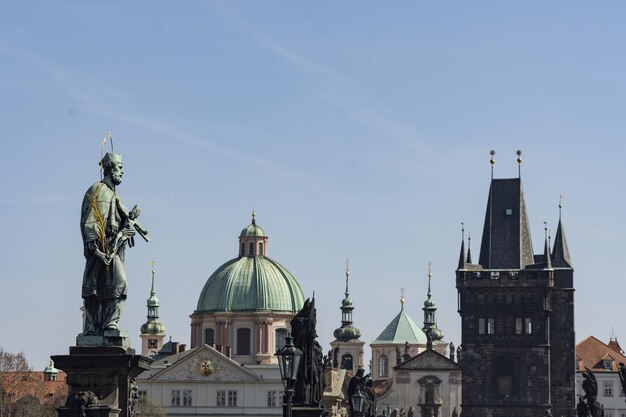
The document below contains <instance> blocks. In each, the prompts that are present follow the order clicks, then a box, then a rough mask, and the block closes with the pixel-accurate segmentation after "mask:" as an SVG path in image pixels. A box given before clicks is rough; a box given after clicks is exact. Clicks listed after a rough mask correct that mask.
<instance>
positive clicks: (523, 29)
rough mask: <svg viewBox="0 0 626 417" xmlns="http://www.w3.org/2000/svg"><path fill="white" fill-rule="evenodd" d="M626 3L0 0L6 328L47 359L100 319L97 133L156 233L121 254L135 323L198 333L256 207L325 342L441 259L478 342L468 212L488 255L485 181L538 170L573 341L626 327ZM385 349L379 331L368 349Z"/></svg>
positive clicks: (381, 324) (1, 321) (1, 256)
mask: <svg viewBox="0 0 626 417" xmlns="http://www.w3.org/2000/svg"><path fill="white" fill-rule="evenodd" d="M624 12H626V5H624V3H623V2H603V3H602V4H595V3H590V2H585V1H571V2H540V1H527V2H495V1H475V2H456V3H452V2H409V1H398V2H393V3H388V2H384V3H383V2H374V1H342V2H330V1H319V2H304V1H290V2H286V1H283V2H280V1H271V0H260V1H247V2H242V1H228V2H213V1H196V0H190V1H186V2H172V1H170V2H166V1H137V2H130V3H129V2H121V1H111V2H97V1H75V0H60V1H56V2H44V1H30V2H16V1H13V2H11V1H4V2H0V97H1V99H0V126H1V134H0V137H1V138H2V139H0V144H1V146H2V151H3V152H2V153H3V155H4V158H3V163H2V164H0V187H1V188H2V190H3V196H2V198H1V199H0V230H2V232H1V233H0V265H2V272H1V273H0V347H2V348H3V349H4V350H6V351H9V352H19V351H23V352H24V353H25V354H26V356H27V357H28V359H29V360H30V362H31V364H32V365H33V367H34V368H35V369H43V368H44V367H45V366H46V365H47V363H48V358H49V357H50V356H51V355H58V354H64V353H67V352H68V347H69V346H70V345H73V344H75V337H76V335H77V334H78V333H79V332H80V331H81V314H80V311H79V309H80V306H81V305H82V299H81V298H80V296H81V292H80V287H81V281H82V273H83V268H84V258H83V253H82V242H81V237H80V229H79V219H80V205H81V201H82V198H83V195H84V193H85V191H86V190H87V188H88V187H89V186H90V185H91V184H92V183H94V182H95V181H97V180H98V179H99V172H98V165H97V164H98V161H99V158H100V152H101V140H102V138H103V137H104V136H105V135H106V133H107V132H109V131H110V132H111V134H112V136H113V143H114V147H115V151H116V152H119V153H121V154H122V155H123V158H124V165H125V175H124V179H123V183H122V184H121V185H120V187H119V189H118V190H119V192H120V194H121V196H122V198H123V200H124V202H125V203H126V205H127V206H131V207H132V205H134V204H138V205H139V206H140V207H141V208H142V210H143V211H142V214H141V220H142V223H143V224H144V226H145V227H146V228H147V229H148V230H149V231H150V233H151V235H152V240H151V242H149V243H145V242H143V241H138V242H137V245H136V246H135V248H132V249H130V250H128V251H127V253H126V272H127V276H128V300H127V303H126V310H125V311H124V314H123V315H122V319H121V322H120V327H121V328H122V329H124V330H127V331H128V332H129V333H130V335H131V345H132V346H133V347H135V348H136V349H140V342H139V328H140V326H141V324H143V323H144V322H145V320H146V317H145V316H146V312H147V311H146V299H147V298H148V295H149V291H150V279H151V274H150V270H151V261H152V260H153V259H154V260H155V263H156V290H157V296H158V298H159V299H160V301H161V308H160V319H161V321H162V322H163V323H164V324H165V326H166V333H167V335H168V337H169V336H171V337H172V339H173V340H175V341H180V342H181V343H187V344H188V343H189V340H190V327H189V326H190V319H189V315H190V314H192V313H193V311H194V309H195V307H196V303H197V300H198V296H199V295H200V292H201V290H202V287H203V285H204V283H205V282H206V280H207V278H208V277H209V276H210V275H211V273H212V272H213V271H214V270H215V269H217V268H218V267H219V266H220V265H221V264H223V263H224V262H226V261H227V260H229V259H231V258H234V257H236V256H237V253H238V252H237V237H238V235H239V232H240V231H241V229H242V228H243V227H245V226H247V225H248V224H249V223H250V220H251V212H252V210H253V209H254V210H255V211H256V214H257V216H256V219H257V223H258V224H259V225H260V226H262V227H263V228H264V229H265V231H266V233H267V234H268V235H269V242H268V255H269V256H270V257H271V258H273V259H275V260H277V261H278V262H280V263H281V264H282V265H284V266H285V267H286V268H287V269H288V270H289V271H290V272H291V273H292V274H293V275H294V276H295V277H296V278H297V279H298V281H299V282H300V284H301V286H302V289H303V292H304V294H305V296H307V297H309V296H312V295H313V293H314V292H315V297H316V304H317V310H318V311H317V314H318V333H319V341H320V343H321V344H322V345H323V346H326V347H329V345H328V343H329V342H330V341H331V340H332V338H333V337H332V332H333V330H334V329H335V328H337V327H338V326H339V325H340V319H341V316H340V310H339V306H340V303H341V300H342V298H343V291H344V283H345V281H344V279H345V278H344V268H345V261H346V259H350V270H351V275H350V293H351V298H352V300H353V302H354V305H355V310H354V315H353V317H354V321H355V325H356V327H358V328H360V329H361V331H362V340H364V341H365V342H368V343H369V342H371V341H372V340H374V339H375V338H376V337H377V336H378V335H379V334H380V333H381V332H382V330H383V329H384V328H385V326H386V325H387V324H388V323H389V322H390V321H391V320H392V318H393V317H394V316H395V315H396V314H397V313H398V312H399V311H400V295H401V288H404V296H405V298H406V304H405V309H406V311H407V312H408V314H409V315H410V316H411V317H412V318H413V319H414V320H415V321H416V322H417V323H419V324H421V323H422V322H423V312H422V310H421V308H422V306H423V302H424V300H425V299H426V289H427V272H428V263H429V262H431V263H432V274H433V276H432V293H433V298H434V299H435V301H436V302H437V306H438V310H437V318H438V324H439V328H441V329H442V330H443V331H444V333H445V338H444V340H446V341H452V342H454V344H455V345H458V344H459V343H460V340H461V335H460V319H459V315H458V313H457V311H456V289H455V281H454V280H455V275H454V270H455V268H456V266H457V261H458V256H459V248H460V243H461V222H463V223H464V224H465V230H466V233H467V234H471V236H475V237H476V239H474V240H473V243H472V251H473V253H474V255H475V256H477V254H478V252H479V240H480V239H478V237H479V236H480V235H481V234H482V227H483V219H484V214H485V208H486V203H487V193H488V187H489V178H490V166H489V158H490V156H489V151H490V150H491V149H493V150H495V151H496V155H495V159H496V163H495V167H494V176H495V177H496V178H510V177H516V176H517V172H518V171H517V170H518V167H517V163H516V161H515V159H516V155H515V151H516V150H518V149H520V150H522V152H523V153H522V159H523V162H522V166H521V173H522V181H523V184H524V190H525V197H526V203H527V208H528V213H529V219H530V224H531V235H532V238H533V243H534V248H535V252H542V247H543V236H544V224H543V222H544V221H545V222H547V227H548V228H549V229H550V230H551V231H552V233H554V231H555V229H556V226H557V221H558V204H559V196H561V195H562V196H563V222H564V225H565V231H566V236H567V239H568V243H569V248H570V252H571V255H572V261H573V264H574V268H575V275H574V280H575V288H576V293H575V300H576V301H575V316H576V317H575V329H576V340H577V341H580V340H582V339H584V338H586V337H587V336H590V335H594V336H596V337H598V338H599V339H601V340H603V341H605V342H608V340H609V337H611V336H612V335H615V336H616V337H617V338H618V340H624V341H626V322H624V320H623V314H624V305H623V302H622V300H623V294H624V290H625V285H624V284H623V282H624V281H623V276H622V275H623V271H624V270H625V269H626V257H625V256H624V253H626V243H625V240H626V239H625V237H624V235H625V233H624V232H625V220H624V215H623V213H624V210H625V196H624V191H625V190H624V188H625V187H624V183H625V181H624V180H625V177H626V168H625V166H624V162H623V161H624V156H625V153H626V152H625V151H626V149H625V145H624V140H623V138H624V136H625V133H626V117H624V116H625V110H626V94H625V93H626V54H624V44H625V43H626V42H625V41H626V26H624V24H623V16H624ZM366 357H369V349H366Z"/></svg>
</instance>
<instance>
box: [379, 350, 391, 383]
mask: <svg viewBox="0 0 626 417" xmlns="http://www.w3.org/2000/svg"><path fill="white" fill-rule="evenodd" d="M388 368H389V360H388V359H387V355H385V354H382V355H380V356H379V357H378V377H379V378H388V377H389V371H388Z"/></svg>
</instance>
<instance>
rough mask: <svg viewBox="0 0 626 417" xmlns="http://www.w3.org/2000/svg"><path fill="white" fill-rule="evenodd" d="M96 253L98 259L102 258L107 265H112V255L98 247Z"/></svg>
mask: <svg viewBox="0 0 626 417" xmlns="http://www.w3.org/2000/svg"><path fill="white" fill-rule="evenodd" d="M94 253H95V254H96V256H97V257H98V259H100V260H101V261H102V263H104V264H105V265H110V264H111V260H112V259H113V258H112V257H111V256H109V255H107V254H106V253H104V252H102V251H101V250H100V249H96V250H95V251H94Z"/></svg>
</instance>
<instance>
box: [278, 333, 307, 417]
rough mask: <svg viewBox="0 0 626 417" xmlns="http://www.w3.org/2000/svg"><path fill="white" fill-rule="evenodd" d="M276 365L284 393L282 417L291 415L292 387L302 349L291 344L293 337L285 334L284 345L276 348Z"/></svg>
mask: <svg viewBox="0 0 626 417" xmlns="http://www.w3.org/2000/svg"><path fill="white" fill-rule="evenodd" d="M275 356H277V357H278V366H279V368H280V378H281V379H282V381H283V387H284V388H285V393H284V396H283V417H291V402H292V399H293V391H294V390H293V388H294V385H295V383H296V377H297V376H298V370H299V369H300V359H301V358H302V351H301V350H300V349H298V348H297V347H295V346H294V345H293V337H291V334H287V337H286V338H285V346H284V347H282V348H280V349H278V351H277V352H276V355H275Z"/></svg>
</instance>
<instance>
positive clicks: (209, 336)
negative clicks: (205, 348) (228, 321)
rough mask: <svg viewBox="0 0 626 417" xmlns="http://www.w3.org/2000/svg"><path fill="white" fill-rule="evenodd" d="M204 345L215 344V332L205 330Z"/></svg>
mask: <svg viewBox="0 0 626 417" xmlns="http://www.w3.org/2000/svg"><path fill="white" fill-rule="evenodd" d="M204 344H205V345H209V346H213V345H214V344H215V330H213V329H204Z"/></svg>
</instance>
